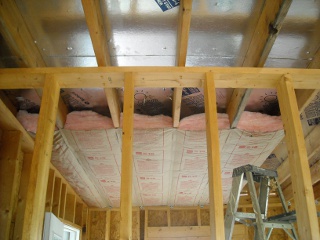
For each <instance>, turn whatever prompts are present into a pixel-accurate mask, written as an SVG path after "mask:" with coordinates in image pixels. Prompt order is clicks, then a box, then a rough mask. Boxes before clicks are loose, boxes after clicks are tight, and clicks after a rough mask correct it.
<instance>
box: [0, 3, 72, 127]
mask: <svg viewBox="0 0 320 240" xmlns="http://www.w3.org/2000/svg"><path fill="white" fill-rule="evenodd" d="M0 19H1V21H0V23H2V24H1V28H0V31H1V34H2V35H3V37H4V39H5V41H6V43H7V44H8V46H9V48H10V49H11V51H12V52H13V54H15V55H16V56H18V59H19V60H18V62H17V64H18V66H20V67H30V68H36V67H45V66H46V63H45V61H44V60H43V57H42V55H41V53H40V51H39V49H38V47H37V45H36V44H35V41H34V38H33V37H32V35H31V33H30V32H29V29H28V27H27V24H26V23H25V21H24V19H23V17H22V15H21V13H20V11H19V8H18V7H17V5H16V2H15V1H1V4H0ZM37 93H38V95H39V97H40V98H41V95H42V94H41V89H37ZM67 114H68V108H67V107H66V105H65V104H64V102H63V100H62V99H61V98H60V99H59V112H58V117H57V126H58V127H59V128H63V126H64V123H65V121H66V116H67Z"/></svg>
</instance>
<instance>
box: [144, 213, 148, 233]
mask: <svg viewBox="0 0 320 240" xmlns="http://www.w3.org/2000/svg"><path fill="white" fill-rule="evenodd" d="M148 221H149V210H148V209H147V208H145V210H144V238H145V239H148V237H149V236H148V226H149V222H148Z"/></svg>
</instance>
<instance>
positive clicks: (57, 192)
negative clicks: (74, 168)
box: [52, 177, 62, 217]
mask: <svg viewBox="0 0 320 240" xmlns="http://www.w3.org/2000/svg"><path fill="white" fill-rule="evenodd" d="M61 188H62V181H61V178H60V177H55V180H54V190H53V200H52V213H53V214H54V215H55V216H56V217H59V213H60V197H61Z"/></svg>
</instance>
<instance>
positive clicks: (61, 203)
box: [59, 183, 67, 219]
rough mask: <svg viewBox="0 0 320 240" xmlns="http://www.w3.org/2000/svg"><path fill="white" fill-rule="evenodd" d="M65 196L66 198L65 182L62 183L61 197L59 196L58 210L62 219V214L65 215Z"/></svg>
mask: <svg viewBox="0 0 320 240" xmlns="http://www.w3.org/2000/svg"><path fill="white" fill-rule="evenodd" d="M66 198H67V185H66V184H65V183H62V186H61V198H60V210H59V217H60V218H62V219H64V216H65V210H66Z"/></svg>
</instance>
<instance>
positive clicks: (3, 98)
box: [0, 91, 17, 116]
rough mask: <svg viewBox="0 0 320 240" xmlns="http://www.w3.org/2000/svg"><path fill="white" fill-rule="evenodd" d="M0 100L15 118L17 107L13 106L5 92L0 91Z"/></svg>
mask: <svg viewBox="0 0 320 240" xmlns="http://www.w3.org/2000/svg"><path fill="white" fill-rule="evenodd" d="M0 99H1V101H2V102H3V103H4V104H5V105H6V106H7V108H8V109H9V110H10V112H11V113H12V115H13V116H17V109H16V107H15V106H14V105H13V104H12V102H11V101H10V99H9V98H8V97H7V95H6V94H5V93H4V92H3V91H0Z"/></svg>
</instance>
